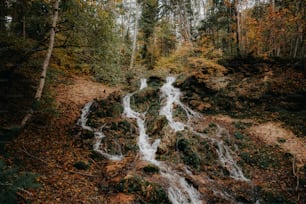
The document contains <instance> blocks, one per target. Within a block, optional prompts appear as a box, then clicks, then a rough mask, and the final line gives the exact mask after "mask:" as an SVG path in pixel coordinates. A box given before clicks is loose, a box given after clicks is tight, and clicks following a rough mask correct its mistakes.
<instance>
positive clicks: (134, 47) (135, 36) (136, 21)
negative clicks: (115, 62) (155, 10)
mask: <svg viewBox="0 0 306 204" xmlns="http://www.w3.org/2000/svg"><path fill="white" fill-rule="evenodd" d="M140 6H141V5H138V4H137V2H136V14H135V27H134V36H133V48H132V55H131V62H130V70H132V69H133V66H134V61H135V53H136V47H137V34H138V19H139V10H140Z"/></svg>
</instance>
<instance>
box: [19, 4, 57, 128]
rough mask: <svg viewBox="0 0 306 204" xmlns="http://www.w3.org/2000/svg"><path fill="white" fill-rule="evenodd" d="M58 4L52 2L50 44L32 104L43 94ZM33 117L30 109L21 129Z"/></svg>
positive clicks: (52, 44)
mask: <svg viewBox="0 0 306 204" xmlns="http://www.w3.org/2000/svg"><path fill="white" fill-rule="evenodd" d="M59 2H60V0H56V1H55V2H54V6H53V9H54V11H53V17H52V27H51V30H50V42H49V47H48V50H47V54H46V57H45V60H44V63H43V66H42V72H41V75H40V81H39V85H38V88H37V90H36V94H35V98H34V103H36V102H38V101H39V100H40V99H41V96H42V93H43V89H44V86H45V81H46V75H47V69H48V66H49V61H50V57H51V54H52V50H53V46H54V38H55V29H56V23H57V19H58V10H59ZM32 115H33V109H30V111H29V113H27V115H26V116H25V117H24V118H23V120H22V122H21V127H24V126H25V125H26V123H27V121H29V119H31V117H32Z"/></svg>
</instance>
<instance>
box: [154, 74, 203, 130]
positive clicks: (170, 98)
mask: <svg viewBox="0 0 306 204" xmlns="http://www.w3.org/2000/svg"><path fill="white" fill-rule="evenodd" d="M166 80H167V83H165V84H164V85H163V86H162V87H161V88H160V90H161V99H162V102H163V103H164V104H165V105H164V106H162V107H161V109H160V112H159V114H160V115H164V116H165V117H166V118H167V120H168V123H169V125H170V127H171V128H172V129H173V130H175V131H182V130H184V128H185V127H186V126H187V125H185V124H184V123H182V122H178V121H174V119H173V107H174V105H177V106H179V107H181V108H182V109H183V110H184V111H185V113H186V115H187V118H188V121H187V123H188V122H189V120H190V118H191V117H194V116H200V115H199V114H198V113H196V112H194V111H193V110H191V109H190V108H189V107H187V106H185V105H184V104H183V103H182V102H181V100H180V97H181V92H180V90H179V89H178V88H175V87H174V86H173V85H172V84H173V83H174V82H175V77H167V79H166Z"/></svg>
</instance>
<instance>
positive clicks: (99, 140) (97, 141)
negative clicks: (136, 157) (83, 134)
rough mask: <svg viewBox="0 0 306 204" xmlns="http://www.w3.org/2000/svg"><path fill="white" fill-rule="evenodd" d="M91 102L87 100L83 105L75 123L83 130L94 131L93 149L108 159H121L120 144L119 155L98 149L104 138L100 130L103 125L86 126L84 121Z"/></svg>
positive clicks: (86, 119) (86, 118)
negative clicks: (96, 127) (98, 126)
mask: <svg viewBox="0 0 306 204" xmlns="http://www.w3.org/2000/svg"><path fill="white" fill-rule="evenodd" d="M92 104H93V102H88V103H86V104H85V106H84V107H83V109H82V113H81V118H80V119H79V120H78V122H77V124H78V125H80V126H81V127H82V128H83V129H84V130H88V131H90V132H93V133H94V136H95V143H94V145H93V150H94V151H96V152H98V153H100V154H101V155H102V156H104V157H105V158H107V159H109V160H115V161H118V160H121V159H122V158H123V155H122V153H121V148H120V145H118V150H119V152H120V155H111V154H108V153H107V152H106V151H103V150H101V149H100V145H101V143H102V140H103V138H105V135H104V134H103V132H102V129H103V126H102V127H100V128H98V129H95V128H92V127H90V126H88V125H87V124H86V123H87V121H88V116H89V113H90V107H91V106H92Z"/></svg>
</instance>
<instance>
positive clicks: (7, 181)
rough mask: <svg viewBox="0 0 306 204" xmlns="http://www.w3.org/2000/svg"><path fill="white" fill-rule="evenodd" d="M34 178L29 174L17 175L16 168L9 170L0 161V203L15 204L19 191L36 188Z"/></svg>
mask: <svg viewBox="0 0 306 204" xmlns="http://www.w3.org/2000/svg"><path fill="white" fill-rule="evenodd" d="M36 177H37V176H36V175H35V174H32V173H29V172H25V173H22V174H19V173H18V168H16V167H14V168H10V167H8V166H7V165H6V164H5V162H4V161H3V160H1V159H0V203H7V204H10V203H17V199H18V197H17V192H18V191H19V190H20V189H26V188H38V187H39V184H38V183H37V182H36Z"/></svg>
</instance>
